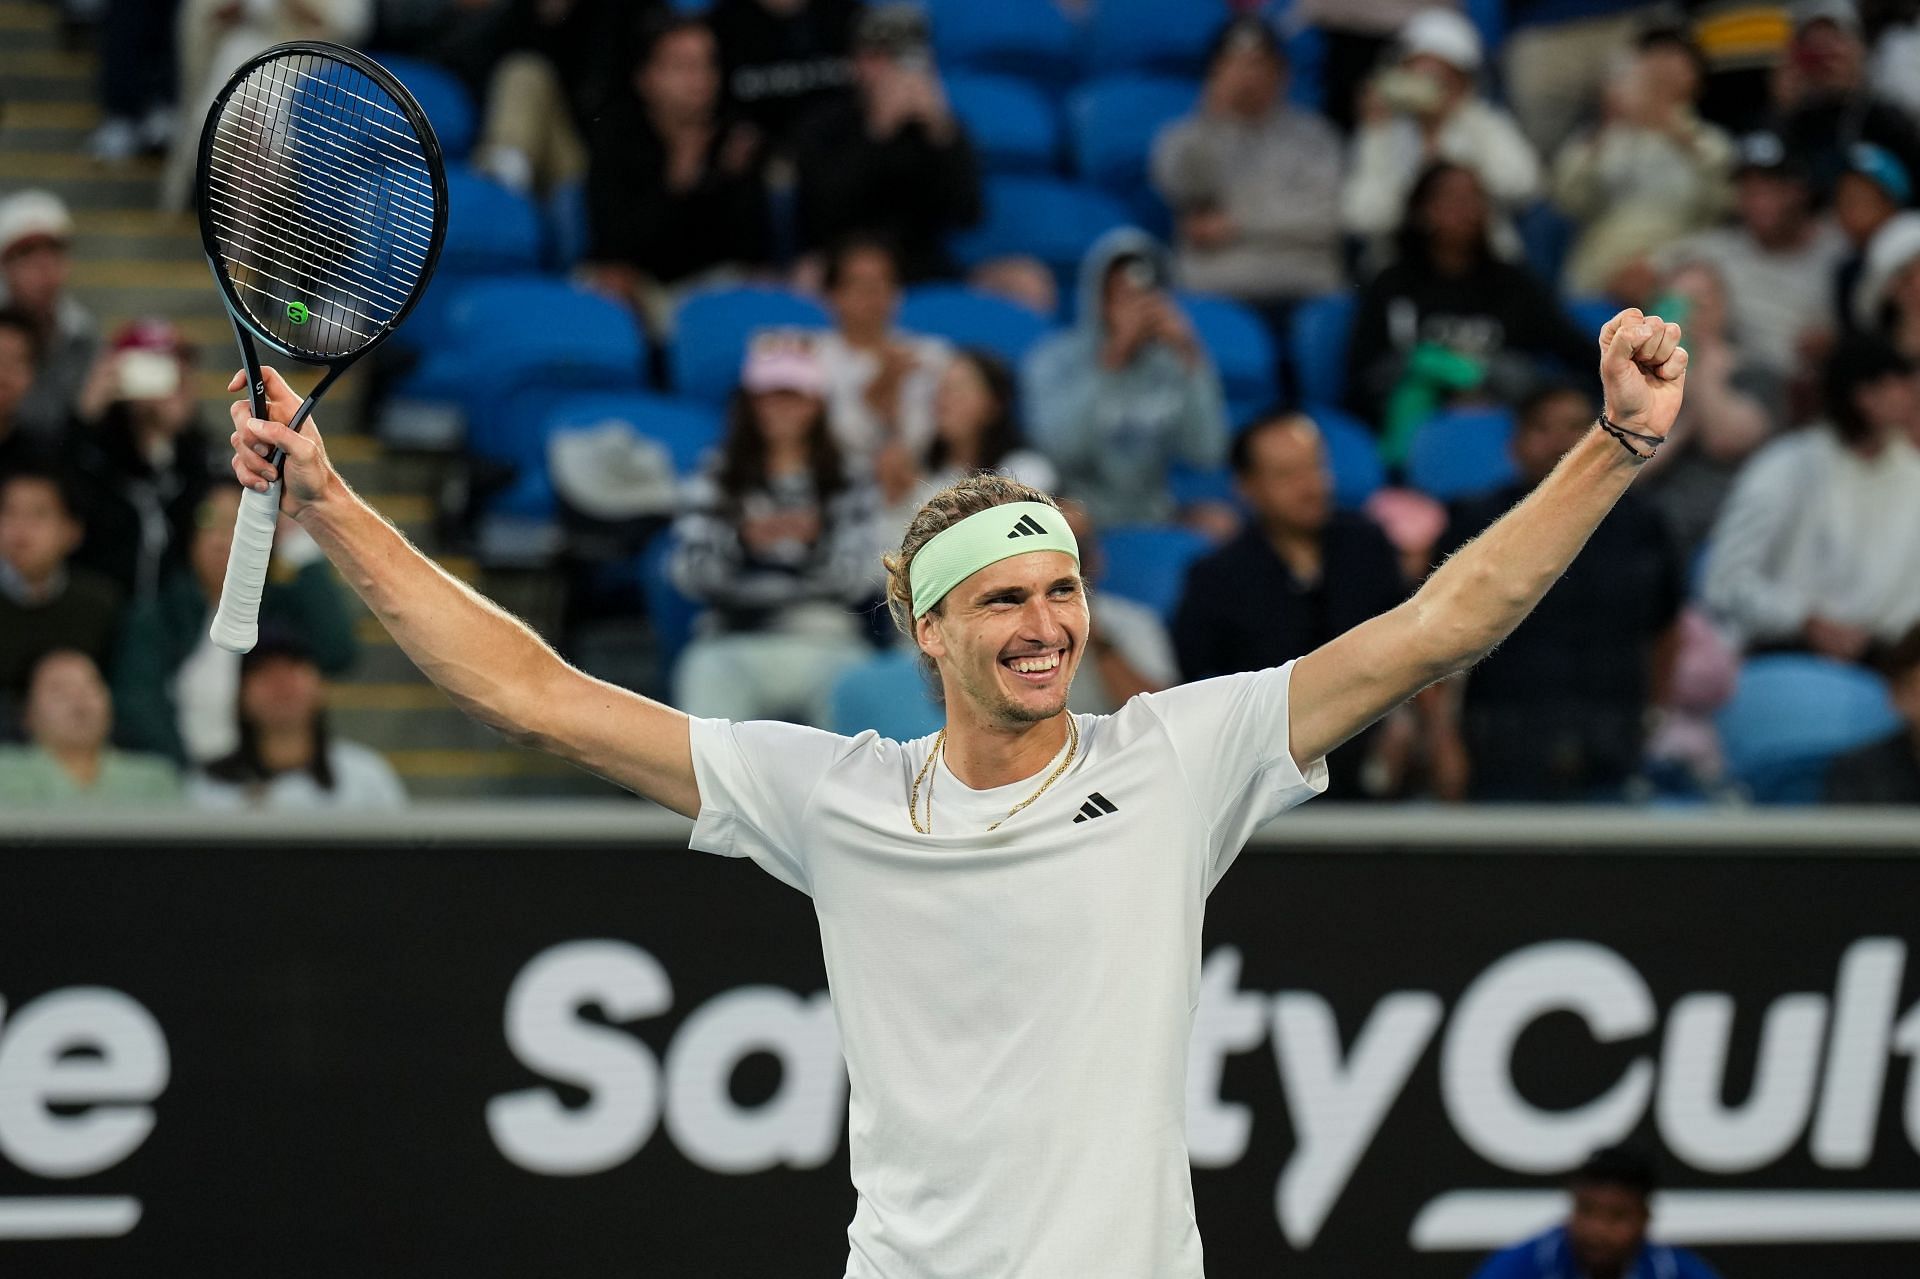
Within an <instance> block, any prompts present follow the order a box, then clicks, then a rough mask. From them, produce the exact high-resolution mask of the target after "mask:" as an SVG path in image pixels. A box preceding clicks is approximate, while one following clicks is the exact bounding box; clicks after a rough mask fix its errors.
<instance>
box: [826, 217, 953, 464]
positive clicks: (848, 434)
mask: <svg viewBox="0 0 1920 1279" xmlns="http://www.w3.org/2000/svg"><path fill="white" fill-rule="evenodd" d="M826 291H827V306H828V308H829V309H830V310H831V311H832V312H833V325H834V327H833V328H832V329H831V330H829V331H827V332H825V333H821V334H819V335H818V336H817V337H815V338H814V340H813V354H814V358H815V359H816V360H818V361H819V362H820V371H821V374H822V376H824V377H825V378H826V381H827V426H828V428H829V429H830V430H831V431H832V432H833V440H834V443H835V444H836V445H837V446H838V447H839V449H840V456H841V457H842V458H843V459H845V461H846V463H847V466H848V467H849V469H851V470H853V471H855V472H857V473H870V472H871V470H872V468H873V467H874V466H875V464H876V463H878V462H883V461H884V462H885V463H886V464H887V465H889V466H890V467H891V468H892V469H893V470H894V471H895V472H896V473H897V472H898V471H899V470H900V469H901V467H902V465H903V464H905V463H906V462H907V459H909V458H912V457H915V456H918V455H919V454H920V453H921V452H923V451H924V450H925V449H926V448H927V446H928V445H929V444H931V443H932V442H933V399H934V391H935V389H936V388H937V387H938V386H939V385H940V376H941V374H942V373H944V372H945V371H946V367H947V361H948V360H949V359H950V358H951V356H952V352H951V350H950V349H949V348H948V346H947V344H946V343H945V342H943V341H941V340H940V339H938V338H928V337H920V336H918V335H916V334H912V333H904V332H902V331H900V330H899V329H896V328H895V327H894V317H895V316H896V315H898V314H899V311H900V267H899V259H898V257H896V256H895V254H894V250H893V247H892V245H891V244H889V243H888V242H887V241H886V240H884V239H879V238H875V237H872V236H855V237H853V238H851V239H849V240H847V241H845V242H843V243H842V244H840V245H838V246H836V247H835V248H834V249H833V251H832V252H831V253H830V254H829V255H828V256H827V274H826Z"/></svg>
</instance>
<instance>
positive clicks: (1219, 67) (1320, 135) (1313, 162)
mask: <svg viewBox="0 0 1920 1279" xmlns="http://www.w3.org/2000/svg"><path fill="white" fill-rule="evenodd" d="M1286 74H1287V64H1286V52H1285V50H1284V49H1283V47H1282V46H1281V44H1280V40H1279V37H1277V36H1276V35H1275V34H1274V32H1273V28H1272V27H1270V26H1269V25H1268V24H1267V23H1266V22H1264V21H1262V20H1260V19H1258V18H1254V17H1242V18H1236V19H1234V20H1233V21H1232V22H1230V23H1228V24H1227V25H1226V27H1225V28H1224V29H1222V31H1221V33H1220V34H1219V35H1218V36H1217V37H1216V38H1215V39H1214V44H1213V52H1212V55H1211V56H1210V57H1209V58H1208V60H1207V80H1206V89H1205V92H1204V93H1203V95H1202V97H1201V100H1200V109H1199V111H1198V112H1197V113H1196V114H1194V115H1192V116H1190V117H1188V118H1187V119H1185V120H1181V121H1179V122H1178V123H1175V124H1173V125H1170V126H1168V127H1167V129H1166V130H1165V131H1163V132H1162V133H1161V134H1160V137H1159V139H1158V140H1157V141H1156V142H1155V143H1154V148H1153V180H1154V186H1155V187H1156V188H1158V190H1159V192H1160V194H1161V196H1162V197H1163V198H1165V200H1166V201H1167V203H1168V204H1169V205H1170V206H1172V208H1173V210H1174V212H1175V213H1176V215H1177V216H1178V219H1179V234H1178V253H1177V255H1176V258H1175V271H1176V273H1177V274H1178V276H1179V279H1180V283H1181V285H1182V286H1183V287H1185V288H1189V289H1199V290H1202V291H1204V292H1208V293H1224V294H1227V295H1229V296H1232V297H1237V298H1240V299H1241V300H1243V301H1246V302H1249V303H1251V304H1253V305H1254V306H1256V307H1259V308H1261V309H1262V310H1263V311H1266V312H1268V313H1269V316H1270V319H1269V323H1270V325H1271V327H1273V328H1274V329H1275V330H1276V331H1278V332H1281V333H1284V332H1285V329H1286V325H1285V317H1286V314H1287V312H1288V311H1289V310H1290V308H1291V305H1292V303H1294V302H1296V301H1298V300H1299V299H1301V298H1304V297H1310V296H1312V295H1314V294H1320V293H1333V292H1337V291H1338V290H1339V289H1340V288H1342V287H1343V286H1344V284H1345V273H1344V271H1343V269H1342V264H1341V260H1340V247H1341V246H1340V227H1339V220H1340V136H1339V134H1337V133H1336V132H1334V130H1333V128H1332V126H1330V125H1329V124H1328V123H1327V122H1326V121H1325V120H1323V119H1321V118H1320V117H1319V116H1317V115H1314V114H1313V113H1311V112H1307V111H1300V110H1296V109H1295V108H1293V107H1290V106H1288V105H1287V103H1286Z"/></svg>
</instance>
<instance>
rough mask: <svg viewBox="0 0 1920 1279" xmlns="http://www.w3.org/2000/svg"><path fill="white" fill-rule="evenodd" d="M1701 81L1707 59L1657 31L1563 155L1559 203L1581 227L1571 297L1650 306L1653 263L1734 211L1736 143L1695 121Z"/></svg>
mask: <svg viewBox="0 0 1920 1279" xmlns="http://www.w3.org/2000/svg"><path fill="white" fill-rule="evenodd" d="M1702 80H1703V70H1702V67H1701V63H1700V54H1699V51H1698V50H1696V49H1695V48H1694V47H1693V46H1692V45H1691V44H1689V43H1688V42H1687V40H1686V38H1685V37H1684V36H1682V35H1680V34H1679V33H1678V32H1676V31H1673V30H1670V29H1666V30H1656V31H1654V32H1651V33H1650V34H1649V35H1647V36H1646V37H1644V38H1643V39H1642V40H1641V41H1640V43H1639V49H1638V52H1637V53H1636V54H1635V56H1634V59H1633V61H1632V62H1631V63H1630V64H1629V65H1628V67H1627V68H1626V70H1625V71H1624V72H1623V73H1621V74H1620V75H1618V76H1617V77H1616V78H1615V79H1614V81H1613V83H1612V84H1610V85H1609V86H1608V88H1607V91H1606V93H1605V95H1604V97H1603V99H1602V100H1603V102H1604V104H1605V115H1604V117H1603V119H1602V122H1601V124H1600V126H1599V127H1598V128H1596V129H1592V130H1589V131H1587V132H1586V133H1584V134H1583V135H1582V136H1580V137H1579V138H1577V139H1575V140H1574V141H1573V142H1572V143H1570V144H1569V145H1568V146H1567V147H1566V148H1565V149H1564V150H1562V151H1561V152H1560V155H1559V157H1558V159H1557V160H1556V161H1555V163H1554V174H1553V198H1554V202H1555V203H1556V204H1558V205H1559V206H1560V208H1561V210H1562V211H1563V212H1565V213H1566V214H1567V216H1568V217H1570V218H1573V219H1574V220H1576V221H1577V222H1579V223H1581V230H1580V237H1579V239H1578V240H1577V241H1576V242H1575V244H1574V247H1573V253H1572V256H1571V258H1570V259H1569V261H1568V263H1567V272H1566V288H1567V290H1568V291H1569V292H1571V293H1602V292H1606V293H1612V294H1613V295H1614V296H1615V297H1618V298H1625V299H1627V300H1629V301H1632V302H1644V301H1645V299H1647V298H1648V297H1649V296H1651V293H1652V290H1651V288H1650V287H1649V286H1650V285H1651V284H1652V282H1653V279H1654V273H1653V268H1652V266H1651V265H1650V263H1649V262H1648V260H1647V259H1648V255H1649V254H1650V253H1651V252H1652V251H1653V250H1654V249H1655V248H1657V247H1659V246H1661V245H1663V244H1665V243H1666V242H1667V241H1669V240H1671V239H1673V238H1675V237H1676V236H1680V235H1685V234H1687V233H1688V232H1691V231H1700V230H1704V229H1706V228H1707V227H1710V226H1712V225H1714V224H1715V223H1716V222H1718V221H1719V220H1720V215H1721V214H1722V213H1723V212H1725V211H1726V208H1727V206H1728V205H1729V204H1730V203H1731V197H1732V189H1731V183H1730V181H1729V178H1730V175H1731V173H1732V171H1733V140H1732V139H1731V138H1729V137H1728V136H1727V135H1726V134H1725V133H1723V132H1721V131H1720V130H1719V129H1718V128H1715V127H1714V126H1713V125H1711V124H1708V123H1706V122H1705V121H1703V120H1701V119H1700V117H1699V116H1698V115H1696V114H1694V104H1695V103H1696V102H1697V101H1698V100H1699V97H1700V89H1701V84H1702Z"/></svg>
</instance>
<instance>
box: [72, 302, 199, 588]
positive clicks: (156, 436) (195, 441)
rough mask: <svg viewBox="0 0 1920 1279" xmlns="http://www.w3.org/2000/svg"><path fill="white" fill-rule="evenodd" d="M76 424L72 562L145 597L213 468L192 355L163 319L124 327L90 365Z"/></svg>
mask: <svg viewBox="0 0 1920 1279" xmlns="http://www.w3.org/2000/svg"><path fill="white" fill-rule="evenodd" d="M76 416H77V418H78V428H79V429H78V430H77V431H76V432H75V433H74V439H73V440H72V447H73V450H74V454H75V456H76V458H77V465H78V467H79V469H80V472H81V478H82V480H83V481H84V483H85V485H86V493H87V503H86V505H87V540H86V542H85V544H84V545H83V546H82V547H81V548H80V554H79V560H80V562H81V563H83V564H86V565H88V566H90V567H92V568H95V569H98V570H99V571H100V572H102V573H104V574H106V575H107V576H108V577H110V578H112V579H113V580H114V581H115V582H116V583H118V584H119V586H120V589H121V590H122V591H124V592H125V593H126V594H127V595H128V596H129V597H130V598H145V597H146V596H149V595H152V594H153V593H154V592H155V591H156V590H158V589H159V586H160V578H161V574H162V572H163V570H164V569H166V568H167V567H168V566H169V565H171V564H172V563H174V562H175V561H177V560H179V559H181V558H183V548H184V547H185V546H186V543H187V539H188V538H189V536H190V535H191V534H192V531H193V511H194V508H195V507H196V506H198V505H199V504H200V500H201V499H202V498H203V497H205V496H206V494H207V490H208V489H209V488H210V487H212V482H213V481H212V476H213V471H214V468H215V467H216V466H217V465H218V462H219V459H218V458H217V457H216V456H215V454H214V452H213V449H214V440H213V439H212V436H211V434H210V432H208V431H207V429H206V427H205V426H204V425H202V423H201V422H200V401H199V397H198V395H197V394H196V393H195V390H194V385H193V348H192V347H190V346H188V345H187V344H186V342H185V341H183V340H182V339H181V337H180V334H179V331H178V330H176V329H175V328H174V327H173V325H172V324H170V323H168V322H167V321H166V320H161V319H151V320H135V321H133V322H131V323H129V324H127V325H125V326H123V327H122V328H121V330H120V331H119V333H117V334H115V336H114V340H113V349H112V350H111V351H110V352H109V353H107V354H106V355H104V356H102V357H101V359H100V360H99V361H97V362H96V363H95V366H94V370H93V372H92V374H90V375H89V377H88V379H87V385H86V387H85V389H84V390H83V391H82V392H81V395H80V402H79V405H78V407H77V413H76ZM222 451H223V452H224V449H223V450H222Z"/></svg>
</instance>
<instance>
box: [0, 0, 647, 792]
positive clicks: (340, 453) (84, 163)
mask: <svg viewBox="0 0 1920 1279" xmlns="http://www.w3.org/2000/svg"><path fill="white" fill-rule="evenodd" d="M98 75H99V72H98V68H97V65H96V63H95V60H94V58H93V56H92V54H91V52H90V51H87V50H85V49H79V50H72V49H68V48H66V47H64V42H63V39H62V34H61V31H60V28H59V24H58V22H57V20H56V16H55V12H54V9H53V7H52V6H51V5H49V4H46V3H42V2H40V0H0V99H4V107H3V108H0V194H4V193H6V192H10V191H14V190H19V189H21V188H23V187H29V186H33V187H44V188H46V189H48V190H51V191H54V192H55V193H57V194H58V195H59V196H60V197H61V198H62V199H63V200H65V201H66V202H67V204H68V206H69V207H71V208H72V209H73V211H74V220H75V223H76V228H75V231H76V236H75V245H74V271H73V288H74V292H75V296H77V297H78V298H79V300H80V301H81V302H82V303H83V304H84V305H85V306H87V307H88V308H89V309H90V310H91V311H92V312H93V313H94V315H95V316H97V317H98V318H99V320H100V322H101V325H102V327H103V329H105V330H106V331H107V332H111V331H112V330H113V329H115V328H116V327H118V326H119V325H120V324H122V323H124V322H125V321H127V320H130V319H133V318H135V317H138V316H142V315H164V316H166V317H167V318H169V319H170V320H172V321H173V322H174V323H175V324H176V325H178V326H179V327H180V329H181V331H182V332H183V333H184V334H185V335H186V337H187V338H188V340H190V341H192V342H193V343H194V345H195V346H196V347H197V348H199V351H200V370H199V372H198V374H197V379H198V381H197V387H198V390H199V394H200V399H201V403H202V411H203V416H204V419H205V421H206V422H207V424H208V426H209V428H210V429H213V430H215V431H216V432H218V433H219V434H220V435H221V436H224V435H225V432H226V429H227V427H226V422H227V406H228V404H230V403H231V402H232V400H233V398H234V397H233V396H231V395H229V394H228V392H227V390H226V384H227V380H228V378H230V377H231V376H232V373H233V370H234V369H236V368H238V367H239V363H240V361H239V355H238V353H237V352H236V351H235V349H234V345H233V330H232V327H231V326H230V324H229V322H228V320H227V316H226V312H225V310H224V309H223V308H222V307H221V305H220V299H219V294H218V291H217V290H216V288H215V285H214V283H213V279H212V277H211V275H210V274H209V272H208V269H207V263H206V259H205V257H204V256H203V254H202V250H201V246H200V230H199V224H198V222H197V221H195V219H194V218H192V217H191V216H188V215H177V214H163V213H160V212H159V211H157V210H156V209H155V207H154V205H155V192H156V185H157V179H158V175H159V168H160V166H159V164H158V162H157V161H154V160H150V159H143V160H136V161H132V162H129V163H126V164H121V165H111V166H109V165H103V164H101V163H99V162H97V161H95V160H93V159H92V158H91V157H90V156H89V155H88V154H87V150H86V144H87V139H88V136H89V135H90V134H91V133H92V131H93V130H94V129H95V128H96V127H97V126H98V125H99V123H100V110H99V108H98V106H97V105H96V98H95V89H96V85H97V83H98ZM277 363H278V364H279V365H280V367H281V371H282V372H283V373H285V374H286V375H287V378H288V381H289V382H291V383H292V384H293V385H294V386H295V387H296V388H298V389H300V390H302V391H306V390H308V389H310V388H311V387H312V385H313V384H314V382H316V381H317V380H318V379H319V376H320V370H318V369H314V368H311V367H306V366H301V365H297V364H293V363H292V362H291V361H277ZM363 400H364V388H363V386H362V384H361V379H360V378H359V376H358V375H357V373H349V374H348V375H347V377H346V378H344V379H343V380H342V381H341V382H340V384H339V385H337V386H336V387H335V388H334V389H333V390H332V391H330V392H328V395H327V400H326V402H325V404H323V405H322V406H321V409H320V412H319V418H320V420H321V423H322V425H323V427H324V429H325V430H326V432H327V444H328V450H329V452H330V453H331V454H332V456H333V458H334V460H335V462H336V463H337V465H338V466H339V467H340V470H341V472H342V474H344V475H345V476H346V478H347V480H348V482H349V483H351V484H352V485H353V486H354V487H355V488H356V489H357V490H359V491H360V492H361V493H362V494H364V495H366V496H367V498H368V500H369V501H371V502H372V503H373V504H374V505H375V506H376V507H377V508H379V509H380V510H381V511H382V512H383V513H384V514H385V515H386V516H387V517H388V518H389V519H391V520H393V522H394V523H395V524H396V525H397V526H398V527H399V528H400V529H401V531H402V532H404V533H405V534H406V535H407V536H408V537H409V538H410V539H412V540H413V542H414V543H415V544H416V545H418V546H419V547H421V549H422V550H425V551H426V552H427V553H428V554H430V555H432V554H436V542H437V539H436V536H435V532H436V530H435V525H436V520H437V517H438V513H439V512H438V502H437V495H438V493H439V492H440V489H441V485H442V483H443V481H444V478H445V474H444V472H445V463H444V462H443V461H442V460H440V459H438V458H436V457H432V456H424V455H406V454H401V455H396V454H393V453H391V452H389V451H388V450H386V449H385V448H383V447H382V446H381V444H380V442H379V441H378V440H376V439H374V438H373V437H372V436H370V435H367V434H363V433H362V425H363V424H362V420H361V418H362V414H361V406H362V403H363ZM436 558H438V559H439V561H440V563H441V564H442V565H444V566H445V567H446V568H447V569H448V571H450V572H452V573H453V574H454V575H455V576H456V577H459V578H461V579H462V580H464V581H467V582H469V583H472V584H474V585H475V586H477V587H478V588H479V589H481V590H483V591H485V592H486V593H488V594H490V595H494V596H495V597H496V598H501V599H502V602H503V603H505V604H507V606H508V607H510V608H512V609H513V610H514V611H515V612H516V613H517V614H519V615H520V616H522V617H527V618H529V619H530V620H533V621H535V622H536V623H538V622H540V621H542V620H552V619H554V618H556V617H557V607H558V603H557V600H556V598H555V597H554V592H553V588H552V583H551V582H550V581H548V580H546V579H545V576H544V575H542V574H509V575H494V576H489V577H487V578H486V579H485V580H482V576H481V574H480V572H479V570H478V568H477V566H476V565H475V564H474V563H473V562H472V561H470V560H467V559H463V558H460V557H457V556H441V555H436ZM353 607H354V608H355V609H356V610H358V617H357V620H356V633H357V635H358V637H359V639H360V641H361V660H360V661H359V663H358V664H357V666H356V668H355V669H354V670H353V671H352V672H351V673H349V675H348V676H346V677H345V678H343V679H341V680H339V681H338V682H336V683H335V685H334V687H333V690H332V694H331V698H332V702H331V710H330V717H331V719H332V721H333V724H334V727H335V729H336V731H337V732H339V733H340V734H341V735H342V736H345V737H349V738H352V739H354V740H356V741H360V742H364V743H366V744H368V745H370V746H373V747H376V748H377V749H379V750H382V751H384V752H386V754H387V756H388V758H389V759H391V760H392V761H393V763H394V765H395V766H396V767H397V768H398V769H399V771H400V773H401V775H402V776H403V777H404V778H405V779H406V783H407V787H408V789H409V791H410V792H411V793H412V794H413V795H414V796H415V797H416V798H422V799H426V798H438V799H457V798H462V797H471V796H487V797H512V796H533V795H542V796H553V795H600V796H607V795H613V794H617V793H618V792H617V790H616V789H615V788H613V787H611V786H609V785H608V784H606V783H604V782H602V781H599V780H598V779H596V778H593V777H589V776H588V775H586V774H584V773H582V772H580V771H578V770H577V769H574V768H571V767H570V766H568V765H566V764H564V763H561V762H560V761H558V760H555V759H553V758H552V757H550V756H546V755H541V754H538V753H536V752H532V751H527V750H522V749H520V748H518V747H515V746H512V745H510V744H509V743H507V742H506V741H504V740H503V739H502V738H500V737H499V736H498V735H497V734H495V733H493V732H492V731H491V730H489V729H487V728H484V727H482V726H481V725H480V724H478V723H477V722H475V721H473V720H472V719H469V718H468V717H467V716H466V715H464V714H463V713H461V712H460V711H458V710H456V709H454V707H453V706H452V705H451V704H449V703H448V702H447V700H446V698H445V697H444V696H443V695H442V694H441V693H440V692H439V691H438V690H437V689H435V688H434V687H433V686H432V685H431V684H429V683H427V682H426V680H425V678H424V677H423V676H421V674H420V673H419V671H418V670H417V669H416V668H415V667H414V665H413V663H412V662H410V661H409V660H408V659H407V657H406V655H405V654H404V653H402V652H401V651H400V649H399V648H398V647H396V646H395V644H394V643H393V640H392V638H391V637H390V636H389V635H387V633H386V632H385V630H383V629H382V628H381V627H380V625H379V623H378V622H376V621H375V620H374V618H373V617H372V616H371V615H370V614H368V613H366V612H365V611H364V610H363V609H361V606H360V604H359V602H358V601H357V600H356V601H354V602H353Z"/></svg>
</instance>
